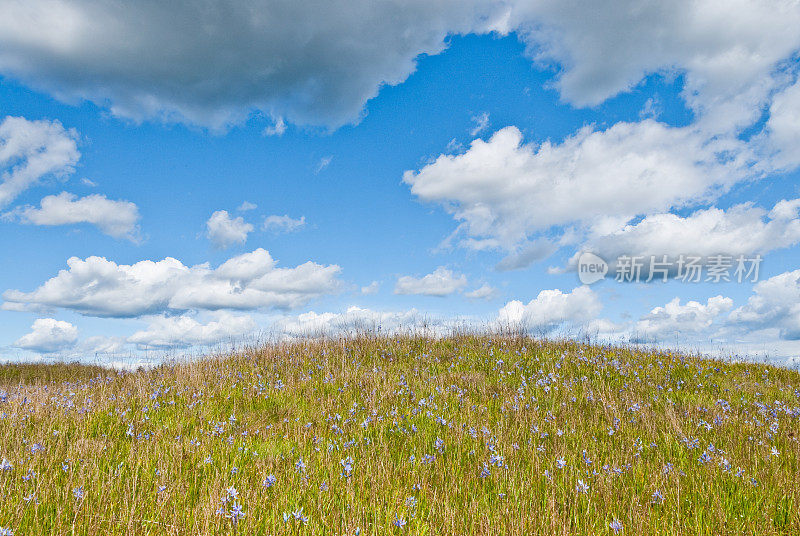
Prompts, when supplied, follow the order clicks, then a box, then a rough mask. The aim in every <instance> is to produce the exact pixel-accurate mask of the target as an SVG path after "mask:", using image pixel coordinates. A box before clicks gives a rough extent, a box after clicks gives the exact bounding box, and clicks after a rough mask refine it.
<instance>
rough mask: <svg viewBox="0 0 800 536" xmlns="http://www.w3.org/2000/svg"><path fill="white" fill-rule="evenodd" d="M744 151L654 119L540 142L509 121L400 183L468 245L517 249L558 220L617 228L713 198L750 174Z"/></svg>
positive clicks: (736, 144) (729, 142)
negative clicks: (434, 207) (450, 222)
mask: <svg viewBox="0 0 800 536" xmlns="http://www.w3.org/2000/svg"><path fill="white" fill-rule="evenodd" d="M723 155H724V159H723ZM747 155H748V152H747V151H746V150H745V148H744V147H743V146H742V144H741V143H740V142H738V141H736V140H727V141H726V140H723V139H715V140H707V139H706V138H705V137H704V136H703V135H702V134H701V133H699V132H697V131H695V130H693V129H692V128H689V127H683V128H676V127H669V126H667V125H664V124H662V123H659V122H656V121H653V120H652V119H645V120H643V121H641V122H638V123H624V122H623V123H617V124H615V125H613V126H612V127H609V128H608V129H606V130H602V131H598V130H594V129H593V128H591V127H586V128H583V129H581V130H580V131H579V132H578V133H576V134H575V135H573V136H570V137H568V138H567V139H565V140H564V141H563V142H562V143H558V144H554V143H551V142H545V143H543V144H541V145H540V146H538V147H537V146H535V145H534V144H525V143H523V139H522V133H521V132H520V131H519V129H517V128H516V127H506V128H504V129H501V130H499V131H497V132H495V133H494V135H492V137H491V138H490V139H489V140H488V141H484V140H481V139H476V140H474V141H473V142H472V144H471V146H470V148H469V149H468V150H467V151H466V152H464V153H463V154H457V155H448V154H443V155H440V156H439V157H438V158H436V160H435V161H433V162H432V163H430V164H428V165H426V166H424V167H423V168H422V169H420V170H419V171H416V172H414V171H406V172H405V174H404V181H405V182H406V183H407V184H409V185H410V186H411V192H412V193H413V194H414V195H416V196H417V197H419V198H420V199H422V200H423V201H429V202H436V203H441V204H442V205H443V206H444V207H445V208H446V210H448V211H449V212H451V213H452V214H453V216H454V218H455V219H456V220H458V221H460V222H462V223H461V226H460V229H461V231H462V232H463V233H465V234H466V235H467V236H468V237H469V238H471V239H472V241H470V242H464V243H462V244H463V245H467V246H469V247H472V248H479V247H480V245H481V244H482V243H484V242H488V243H489V244H490V245H493V246H494V245H496V246H499V247H502V248H505V249H508V250H513V249H514V248H515V246H516V245H518V244H520V243H524V242H526V241H527V240H528V237H529V235H531V234H533V233H536V232H537V231H543V230H546V229H548V228H551V227H553V226H559V225H567V224H573V223H584V224H591V225H593V226H595V227H599V228H602V227H604V226H609V225H610V226H612V227H616V226H618V225H620V224H624V223H625V222H627V221H629V220H630V219H631V218H633V217H634V216H636V215H639V214H645V213H651V212H654V211H664V210H667V209H669V208H671V207H676V206H677V207H680V206H686V205H689V204H692V203H695V202H697V201H698V200H702V199H708V198H710V197H712V195H713V194H714V193H715V191H719V190H721V189H724V188H726V187H728V186H730V185H731V184H733V183H735V182H736V181H737V180H741V179H742V178H744V177H745V176H747V173H748V171H747V163H748V158H747Z"/></svg>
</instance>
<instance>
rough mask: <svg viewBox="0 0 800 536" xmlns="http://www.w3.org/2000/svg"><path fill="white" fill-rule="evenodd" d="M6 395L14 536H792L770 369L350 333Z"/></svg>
mask: <svg viewBox="0 0 800 536" xmlns="http://www.w3.org/2000/svg"><path fill="white" fill-rule="evenodd" d="M45 375H46V376H47V377H46V379H42V378H44V376H45ZM0 384H2V386H1V387H0V390H1V392H0V417H1V418H0V458H2V467H0V527H3V528H5V529H10V530H13V531H14V534H17V535H34V534H53V535H55V534H87V535H100V534H128V535H129V534H203V535H205V534H342V535H344V534H347V535H352V534H376V535H378V534H392V533H397V534H401V533H407V534H430V535H433V534H509V535H522V534H612V533H615V532H620V533H623V534H745V533H747V534H759V535H767V534H798V533H800V509H799V508H798V506H799V505H800V499H799V497H798V489H800V464H799V463H798V460H800V447H798V442H797V436H798V435H799V434H800V421H799V420H798V417H800V375H799V374H798V373H797V372H796V371H790V370H783V369H779V368H774V367H769V366H764V365H752V364H732V363H723V362H720V361H710V360H704V359H700V358H694V357H687V356H682V355H674V354H670V353H659V354H655V353H647V352H644V351H637V350H634V349H626V348H612V347H599V346H588V345H581V344H577V343H572V342H543V341H536V340H532V339H525V338H512V337H454V338H447V339H440V340H429V339H424V338H413V337H402V338H354V339H342V340H336V341H334V340H331V341H317V342H311V341H308V342H299V343H295V344H286V345H282V346H267V347H261V348H249V349H246V350H243V351H240V352H237V353H235V354H233V355H225V356H211V357H208V358H206V359H204V360H202V361H199V362H194V363H174V364H169V365H164V366H161V367H159V368H156V369H154V370H150V371H139V372H133V373H119V372H110V371H103V370H102V369H98V368H84V367H81V366H80V365H52V366H22V365H17V366H14V365H8V366H4V367H0ZM0 534H2V532H0Z"/></svg>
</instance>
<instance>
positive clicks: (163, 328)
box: [128, 311, 257, 348]
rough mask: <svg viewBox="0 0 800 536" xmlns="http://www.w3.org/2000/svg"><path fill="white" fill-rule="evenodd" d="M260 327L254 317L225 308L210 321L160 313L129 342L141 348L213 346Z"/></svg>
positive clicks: (130, 338)
mask: <svg viewBox="0 0 800 536" xmlns="http://www.w3.org/2000/svg"><path fill="white" fill-rule="evenodd" d="M256 329H257V325H256V323H255V321H254V320H253V318H252V317H250V316H248V315H234V314H231V313H229V312H225V311H223V312H221V313H219V314H217V315H216V318H214V319H212V320H209V321H208V322H206V323H202V322H199V321H198V320H197V319H195V318H193V317H192V316H189V315H181V316H159V317H155V318H152V319H151V320H150V323H149V325H148V327H147V329H144V330H141V331H137V332H136V333H134V334H133V335H131V336H130V337H128V342H130V343H133V344H136V345H137V346H139V347H140V348H188V347H190V346H209V345H214V344H218V343H220V342H225V341H230V340H233V339H238V338H241V337H244V336H247V335H251V334H253V333H254V332H255V331H256Z"/></svg>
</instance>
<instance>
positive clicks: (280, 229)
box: [263, 214, 306, 233]
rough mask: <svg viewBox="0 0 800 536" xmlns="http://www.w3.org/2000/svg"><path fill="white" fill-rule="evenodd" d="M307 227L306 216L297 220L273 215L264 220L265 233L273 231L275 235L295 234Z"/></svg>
mask: <svg viewBox="0 0 800 536" xmlns="http://www.w3.org/2000/svg"><path fill="white" fill-rule="evenodd" d="M305 225H306V217H305V216H300V218H297V219H295V218H292V217H290V216H287V215H286V214H284V215H283V216H277V215H275V214H273V215H271V216H267V217H266V218H264V225H263V228H264V230H265V231H272V232H273V233H293V232H295V231H298V230H300V229H301V228H303V227H305Z"/></svg>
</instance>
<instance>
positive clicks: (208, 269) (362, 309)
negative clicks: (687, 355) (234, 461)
mask: <svg viewBox="0 0 800 536" xmlns="http://www.w3.org/2000/svg"><path fill="white" fill-rule="evenodd" d="M701 4H703V5H701ZM209 5H211V6H214V9H218V10H221V12H225V13H228V14H229V16H228V17H218V16H214V10H211V12H198V11H197V10H196V8H193V7H192V6H191V5H184V4H182V3H175V4H174V5H173V6H160V5H159V4H158V3H149V2H145V3H142V4H140V5H137V6H116V7H109V6H106V7H98V5H96V4H93V3H90V2H80V1H79V2H74V3H72V4H71V5H69V6H65V7H63V9H64V10H65V13H64V14H62V15H63V16H62V17H60V18H59V17H49V16H45V11H44V10H46V9H47V8H46V6H45V3H40V2H38V1H33V2H27V3H25V4H13V5H12V6H9V11H8V12H9V17H7V21H8V22H3V23H0V124H1V125H2V126H0V174H1V178H0V180H2V183H0V202H2V204H0V214H2V218H1V219H0V226H2V231H3V232H2V233H0V245H1V246H2V250H3V251H4V252H5V254H4V255H3V256H2V257H0V286H1V287H2V288H1V289H0V291H4V292H3V294H2V296H3V305H2V307H3V310H0V357H2V358H3V359H5V360H19V359H25V360H28V359H52V358H61V359H76V358H79V359H89V360H100V361H104V362H109V363H116V362H120V361H124V360H128V361H130V360H138V359H140V357H141V356H142V355H143V354H144V353H147V354H148V355H150V354H152V353H154V352H155V353H158V352H163V351H172V352H175V351H178V352H191V351H199V349H202V348H206V347H208V346H213V345H214V344H215V343H217V342H219V341H226V340H231V339H234V340H236V339H238V340H241V339H244V338H246V337H248V336H249V335H251V334H252V333H255V332H268V333H280V334H282V335H284V336H294V335H298V334H301V333H308V332H312V331H315V330H325V331H329V332H335V331H336V330H337V329H339V328H340V326H341V325H343V324H353V323H358V322H379V323H380V324H381V325H383V326H384V327H385V328H387V329H393V328H398V327H400V326H409V325H412V326H413V325H419V323H420V322H421V319H425V320H426V321H427V322H428V324H429V325H431V326H433V327H434V329H439V330H447V329H448V328H450V327H452V325H453V324H454V323H457V322H467V323H471V324H473V325H476V326H483V327H485V326H496V325H500V324H503V323H512V324H515V325H524V326H525V327H527V328H528V329H530V330H531V331H532V332H535V333H546V334H550V335H554V336H556V335H561V334H565V333H569V334H577V333H591V334H594V335H596V336H598V337H600V338H603V339H608V340H613V341H621V342H625V341H630V340H645V341H647V342H648V343H655V344H661V345H676V344H677V345H680V346H682V347H685V348H690V349H698V350H702V351H708V352H723V353H736V354H742V355H750V356H762V355H767V356H768V357H769V358H770V359H774V360H776V361H780V362H787V363H793V362H794V360H795V359H797V358H798V356H800V343H798V340H800V306H798V302H799V301H800V270H798V269H799V268H800V266H798V260H799V259H798V242H800V214H798V210H799V209H800V202H798V201H797V199H798V198H800V191H799V190H800V188H798V184H800V183H799V182H798V178H800V172H798V166H799V165H800V84H799V83H798V81H797V65H798V61H797V54H798V50H800V38H799V37H798V36H797V35H796V31H794V30H793V28H796V26H794V25H793V23H792V21H795V20H796V21H800V9H798V8H796V7H794V8H786V7H784V8H780V7H779V6H778V5H777V4H776V5H775V6H771V5H769V3H763V2H761V3H753V4H750V3H747V2H744V3H743V5H742V9H740V10H739V11H738V12H736V13H728V12H723V11H720V12H719V13H715V9H718V7H714V4H713V3H709V4H708V5H705V3H703V2H700V3H687V4H686V5H682V4H681V3H675V4H674V5H670V6H648V7H647V8H643V9H635V8H634V7H630V6H628V5H627V4H625V3H623V2H620V3H619V4H618V5H617V6H616V9H614V10H609V12H608V13H602V15H598V14H597V13H595V12H593V11H592V9H591V8H589V7H587V6H582V5H581V4H580V3H579V2H578V3H570V4H559V3H548V2H543V3H541V4H540V5H536V6H534V5H533V4H529V3H520V4H518V5H517V4H515V3H514V2H510V3H509V2H506V3H495V2H480V1H476V2H472V3H450V2H433V3H429V4H424V5H422V4H420V5H417V4H416V3H413V2H409V3H406V4H402V3H398V4H397V5H394V4H393V7H392V10H395V9H396V10H399V11H392V12H391V13H390V15H391V16H392V17H394V18H390V19H387V18H386V13H382V12H381V11H380V10H381V9H389V8H388V7H386V6H384V7H383V8H381V7H378V6H375V5H372V4H369V3H366V4H364V5H363V6H362V5H359V8H358V9H355V8H354V9H352V10H340V11H339V12H337V13H336V15H335V16H326V14H325V13H322V12H319V11H321V10H317V9H314V8H313V6H311V5H310V4H305V3H298V5H297V6H294V7H293V8H292V10H294V11H293V12H292V13H286V12H284V11H281V10H280V9H279V8H278V7H277V4H274V3H273V2H270V1H260V2H251V3H236V4H230V3H228V2H225V1H222V0H219V1H218V2H212V3H211V4H209ZM244 5H247V6H248V7H249V8H250V10H242V9H241V8H242V6H244ZM354 5H355V4H351V7H352V6H354ZM782 9H785V11H781V10H782ZM257 13H261V14H275V15H276V18H275V19H274V20H272V19H270V17H258V16H257V15H256V14H257ZM277 14H280V17H283V18H282V19H280V20H278V18H279V17H277ZM167 15H169V16H173V17H177V18H176V19H174V20H181V21H184V22H185V25H180V27H179V29H178V30H176V31H172V29H171V28H166V27H162V23H161V22H160V21H161V20H164V18H165V17H167ZM36 16H41V17H44V18H43V19H41V20H43V21H44V22H42V23H41V24H37V25H29V24H28V23H26V22H25V21H28V20H29V19H30V18H31V17H34V18H35V17H36ZM385 20H392V21H393V23H392V24H389V23H388V22H382V21H385ZM133 21H138V23H141V24H142V25H143V26H136V24H134V22H133ZM420 21H422V22H420ZM243 22H247V25H246V26H247V29H246V30H244V31H234V28H238V27H239V26H240V25H241V24H242V23H243ZM278 22H280V25H281V28H282V30H281V31H280V32H276V31H273V30H274V28H273V27H272V26H271V25H272V24H277V23H278ZM656 23H657V24H658V25H659V27H661V28H664V30H663V31H662V32H660V33H659V34H658V35H657V36H655V37H653V34H652V30H653V28H654V24H656ZM237 25H239V26H237ZM142 27H144V28H146V29H147V30H148V32H146V33H147V35H145V36H143V37H142V36H138V34H136V32H137V28H142ZM201 27H202V28H209V27H210V28H211V29H212V30H213V31H212V30H209V31H208V33H207V35H206V34H203V33H202V32H199V33H200V36H199V37H198V35H197V34H198V32H196V31H194V30H195V29H196V28H201ZM731 27H735V28H738V31H737V32H732V31H731V29H730V28H731ZM109 28H116V32H111V31H109V30H108V29H109ZM78 29H80V31H79V30H78ZM240 34H241V35H240ZM204 36H205V37H204ZM409 36H410V37H409ZM98 51H99V52H98ZM12 184H19V185H20V186H15V187H14V188H12V187H11V186H10V185H12ZM3 188H6V189H5V190H4V189H3ZM222 211H224V212H222ZM267 218H269V219H267ZM265 222H271V225H266V224H265ZM583 251H592V252H594V253H596V254H598V255H600V256H601V257H602V258H604V259H605V260H607V261H608V262H609V263H611V273H610V274H609V276H608V277H607V278H606V279H604V280H602V281H600V282H597V283H594V284H593V285H591V286H588V285H582V284H581V282H580V281H579V278H578V276H577V273H576V268H575V259H577V257H578V256H579V254H580V253H581V252H583ZM267 252H268V253H267ZM695 254H696V255H698V256H702V257H703V261H702V262H703V263H707V262H709V261H708V259H707V257H708V256H711V255H716V254H723V255H726V256H730V257H731V258H736V257H737V256H740V255H742V256H745V257H748V258H749V257H753V256H755V255H761V257H762V258H763V261H762V262H761V264H760V274H759V278H758V281H757V282H742V283H739V282H735V281H733V282H728V283H724V282H723V283H713V282H701V283H685V282H681V281H677V280H674V279H673V280H671V281H669V282H667V283H663V282H651V283H620V282H616V281H614V269H615V265H614V264H613V261H614V259H616V258H617V257H618V256H619V255H631V256H641V257H642V258H644V259H649V258H650V256H651V255H656V256H661V255H668V256H669V259H670V260H671V261H674V260H677V258H678V256H680V255H695ZM68 259H73V261H70V264H69V265H68ZM165 259H166V260H165ZM169 259H175V260H169ZM147 261H150V262H147ZM221 266H222V267H224V268H219V267H221ZM508 268H513V269H508ZM672 275H675V274H672ZM676 300H677V301H676Z"/></svg>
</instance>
